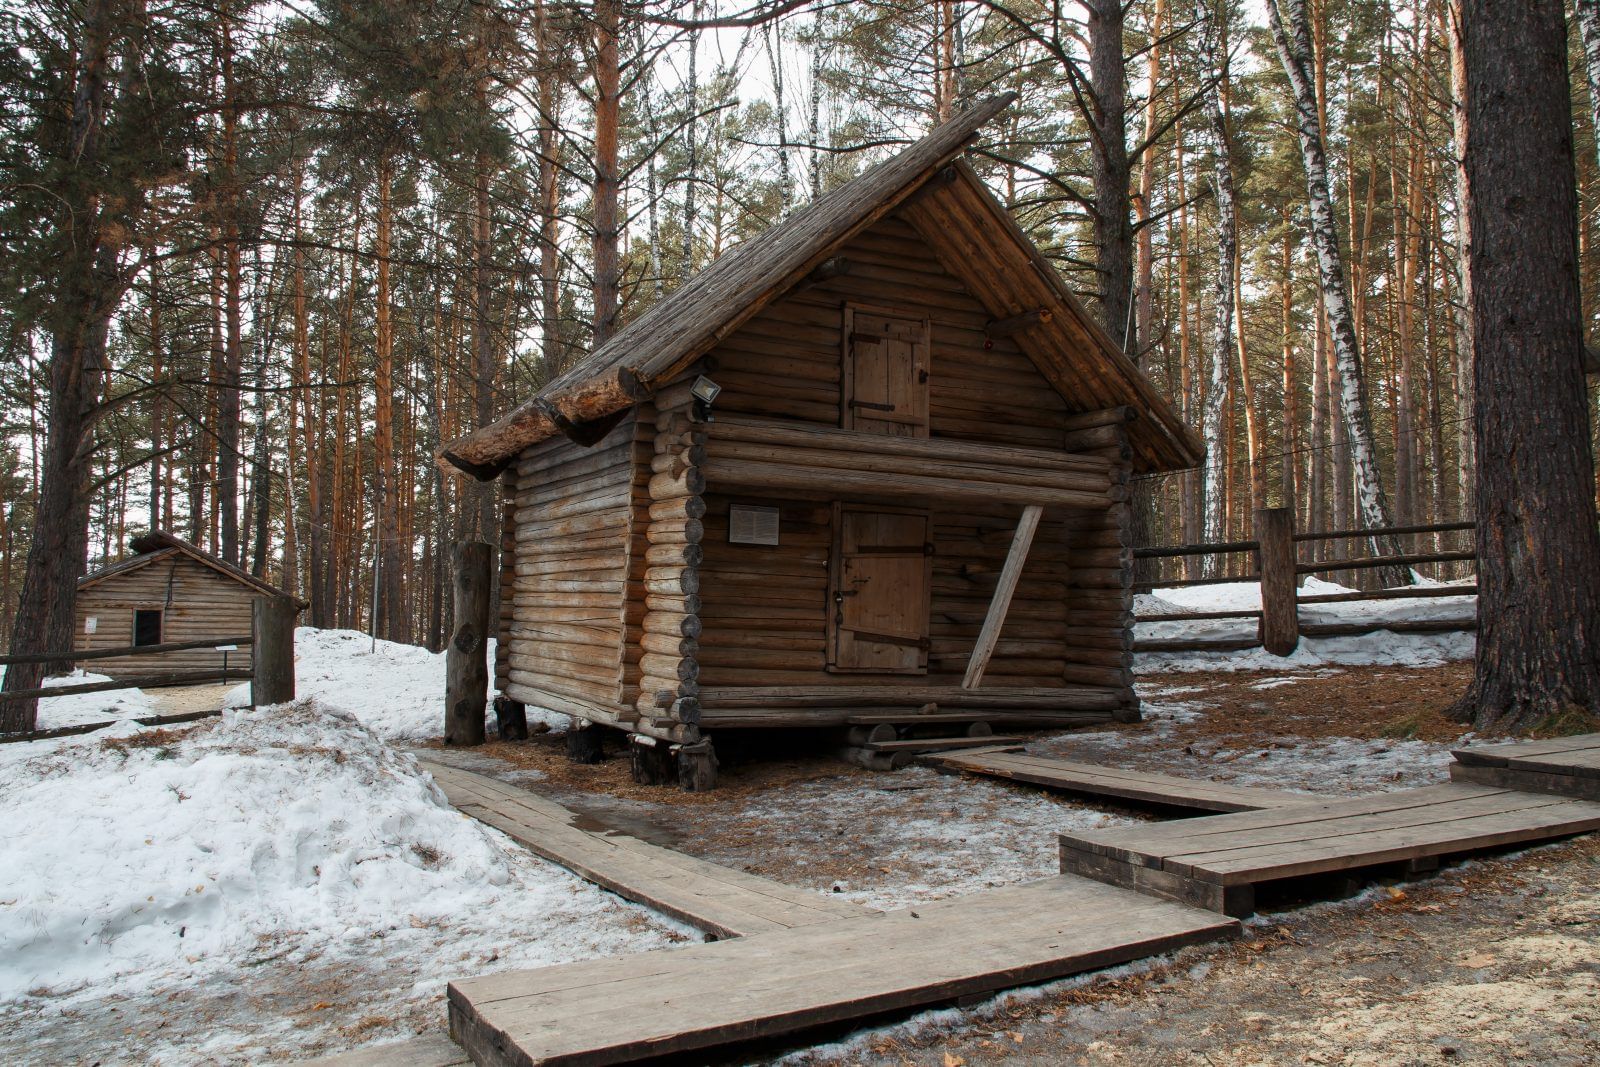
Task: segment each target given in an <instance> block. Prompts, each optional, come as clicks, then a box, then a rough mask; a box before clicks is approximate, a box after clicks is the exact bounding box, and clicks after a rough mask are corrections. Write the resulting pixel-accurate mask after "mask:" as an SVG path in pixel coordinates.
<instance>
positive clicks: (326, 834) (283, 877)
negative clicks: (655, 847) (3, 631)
mask: <svg viewBox="0 0 1600 1067" xmlns="http://www.w3.org/2000/svg"><path fill="white" fill-rule="evenodd" d="M5 747H6V748H8V749H12V750H13V751H9V752H5V753H4V754H3V755H0V781H4V783H5V784H4V787H3V789H0V821H3V823H4V825H5V826H7V827H8V830H7V833H6V834H5V835H3V837H0V871H4V872H6V873H5V885H4V890H3V893H0V1002H5V1001H16V1000H23V999H27V1000H33V999H35V998H38V997H45V996H49V997H52V998H55V1002H56V1003H58V1004H60V1003H63V1002H70V1001H72V1000H75V999H77V998H78V997H79V996H82V997H90V996H93V997H101V996H105V995H107V994H112V993H114V994H120V995H128V994H130V993H138V992H146V991H149V990H150V989H152V988H155V987H170V986H185V985H191V984H192V983H194V982H198V981H207V980H213V979H217V978H220V977H223V976H225V975H226V974H228V973H229V972H232V971H236V970H237V969H240V968H247V967H250V966H252V965H254V964H258V963H264V962H267V961H269V960H270V961H272V962H273V966H275V967H285V966H287V967H290V968H294V967H296V966H299V965H301V964H303V963H305V962H307V961H309V960H312V959H321V960H323V961H327V960H329V959H330V958H332V959H336V960H348V961H349V963H350V965H351V966H352V967H360V966H362V965H364V964H372V963H373V962H374V961H381V960H384V959H388V958H394V957H397V956H400V957H404V958H406V959H407V960H408V961H412V962H425V963H431V964H432V966H431V967H430V970H429V972H428V973H431V974H432V975H436V976H437V978H435V979H429V980H428V981H425V982H421V983H419V985H418V988H417V989H416V990H413V991H411V994H410V995H412V996H414V997H423V998H426V997H430V996H436V995H437V994H438V992H439V989H438V988H437V987H438V986H440V985H441V984H442V982H443V980H444V979H446V978H449V977H451V976H459V975H461V974H469V973H475V972H478V971H481V970H483V969H484V965H485V964H486V963H487V962H489V961H496V960H497V961H499V963H498V964H497V966H500V967H507V966H523V967H526V966H541V965H545V964H551V963H559V962H565V961H568V960H574V959H582V958H588V957H592V956H597V955H611V954H617V953H622V952H633V951H642V950H645V949H650V948H656V947H660V946H664V945H666V944H668V943H670V941H671V940H672V935H671V933H670V928H669V927H668V926H667V925H666V924H663V923H661V922H658V921H656V920H655V919H653V918H651V917H649V916H648V913H646V912H643V911H642V910H640V909H637V908H633V907H632V906H630V905H624V904H621V903H619V902H618V901H616V899H615V898H613V897H610V896H608V895H606V894H604V893H602V892H600V891H599V890H598V889H595V888H594V887H592V886H588V885H586V884H584V883H582V882H580V881H578V880H577V879H575V878H573V877H572V876H570V875H568V874H567V873H566V872H564V871H561V870H559V869H557V868H555V867H553V866H551V865H549V864H546V863H544V862H543V861H541V860H538V859H536V858H534V857H533V856H531V855H530V854H528V853H526V852H525V851H523V850H522V849H520V848H518V847H517V846H516V845H514V844H513V843H511V842H510V841H509V840H508V839H506V838H505V837H503V836H502V835H500V834H498V833H497V832H495V831H492V830H489V829H487V828H485V827H483V826H481V825H480V824H478V823H476V822H474V821H473V820H471V819H469V818H467V817H466V816H464V815H462V814H460V813H458V812H456V811H455V810H453V809H452V808H451V807H450V806H449V804H448V803H447V802H446V800H445V798H444V795H443V794H442V793H441V792H440V790H439V788H438V787H437V786H436V785H435V784H434V783H433V780H432V779H431V778H430V777H429V776H428V775H427V774H426V773H424V772H423V771H422V770H421V769H420V768H419V767H418V765H417V763H416V761H415V760H414V759H412V758H411V757H410V756H408V755H405V754H402V753H399V752H396V751H394V750H393V749H391V748H389V747H388V746H387V745H385V744H384V743H383V742H382V741H381V740H380V739H379V738H378V737H377V736H376V735H375V734H374V733H373V731H371V730H370V729H367V728H366V727H364V726H362V725H360V724H359V723H357V722H356V721H355V720H354V719H353V718H351V717H350V716H348V715H345V714H342V713H340V712H337V711H334V710H332V709H330V708H328V707H326V706H324V705H323V704H322V703H321V702H319V701H317V700H315V699H310V700H301V701H300V702H298V703H295V704H292V705H284V706H280V707H274V708H264V709H260V710H254V711H248V710H247V711H228V712H225V713H224V714H223V716H222V717H221V718H218V719H211V720H207V721H205V722H203V723H201V724H198V725H195V726H192V727H186V728H184V729H180V730H174V729H164V730H157V729H144V728H140V727H138V726H136V725H134V724H132V723H120V724H117V725H115V726H112V727H109V728H107V729H106V730H104V731H102V732H99V733H96V734H93V735H89V736H85V737H74V738H68V739H62V740H60V741H53V742H38V743H34V744H30V745H25V746H24V745H16V746H5ZM16 749H26V750H27V751H26V752H17V751H14V750H16Z"/></svg>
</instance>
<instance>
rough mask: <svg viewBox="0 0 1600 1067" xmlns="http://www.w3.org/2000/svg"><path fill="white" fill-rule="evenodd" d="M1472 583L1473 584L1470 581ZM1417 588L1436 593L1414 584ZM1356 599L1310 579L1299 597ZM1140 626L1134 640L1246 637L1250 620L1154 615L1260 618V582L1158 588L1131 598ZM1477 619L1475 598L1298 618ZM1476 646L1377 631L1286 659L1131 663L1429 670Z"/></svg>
mask: <svg viewBox="0 0 1600 1067" xmlns="http://www.w3.org/2000/svg"><path fill="white" fill-rule="evenodd" d="M1469 581H1470V580H1469ZM1419 584H1423V585H1432V586H1441V585H1449V584H1450V583H1448V582H1434V581H1431V580H1429V579H1425V578H1419ZM1352 592H1355V590H1354V589H1351V588H1349V587H1347V586H1342V585H1338V584H1336V583H1334V582H1325V581H1321V580H1320V579H1317V578H1308V579H1307V580H1306V583H1305V585H1304V586H1302V587H1301V589H1300V593H1301V595H1302V596H1317V595H1322V594H1329V593H1352ZM1135 600H1136V603H1135V605H1134V609H1135V611H1136V612H1137V614H1138V616H1139V619H1140V621H1139V624H1138V625H1137V626H1135V627H1134V639H1135V640H1136V641H1137V640H1149V639H1201V638H1222V637H1244V636H1251V635H1253V634H1255V632H1256V620H1254V619H1211V620H1198V621H1188V622H1161V621H1159V616H1161V615H1163V614H1172V613H1174V612H1179V611H1257V610H1260V608H1261V584H1260V583H1259V582H1226V583H1222V584H1219V585H1200V586H1188V587H1184V588H1178V589H1157V590H1155V591H1154V592H1153V593H1152V594H1150V595H1147V596H1139V597H1137V598H1135ZM1476 612H1477V598H1476V597H1474V596H1439V597H1417V598H1412V599H1395V600H1358V601H1352V602H1349V603H1344V604H1307V605H1305V606H1303V607H1302V608H1301V609H1300V618H1301V619H1302V620H1303V621H1304V622H1307V623H1332V622H1366V623H1372V624H1374V625H1381V624H1382V623H1384V622H1395V621H1401V620H1417V619H1450V620H1456V619H1460V620H1468V619H1472V618H1473V617H1474V616H1475V615H1476ZM1474 647H1475V640H1474V637H1473V635H1472V634H1471V633H1462V632H1453V633H1440V634H1410V633H1407V634H1397V633H1394V632H1393V631H1390V630H1383V629H1379V630H1376V631H1375V632H1373V633H1370V634H1364V635H1361V636H1359V637H1302V638H1301V639H1300V646H1299V647H1298V648H1297V649H1295V651H1294V654H1293V655H1290V656H1274V655H1272V654H1270V653H1268V652H1267V651H1266V650H1265V649H1260V648H1253V649H1248V650H1246V651H1243V652H1145V653H1140V654H1138V655H1136V656H1135V657H1134V669H1135V670H1137V671H1139V672H1140V673H1157V672H1172V671H1276V670H1289V669H1299V670H1304V669H1308V668H1317V667H1324V666H1327V665H1330V664H1337V665H1341V666H1393V667H1432V666H1437V665H1439V664H1441V663H1448V662H1450V661H1452V660H1461V659H1471V658H1472V654H1473V649H1474Z"/></svg>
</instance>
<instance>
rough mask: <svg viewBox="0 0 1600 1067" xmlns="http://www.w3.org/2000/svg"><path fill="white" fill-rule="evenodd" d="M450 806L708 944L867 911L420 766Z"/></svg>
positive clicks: (480, 778) (522, 794)
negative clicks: (697, 933)
mask: <svg viewBox="0 0 1600 1067" xmlns="http://www.w3.org/2000/svg"><path fill="white" fill-rule="evenodd" d="M418 762H420V763H421V764H422V765H423V766H424V767H425V768H427V770H428V771H429V773H431V774H432V775H433V777H434V780H435V781H437V782H438V783H439V787H440V788H441V789H443V790H444V795H445V796H446V797H447V798H449V800H450V803H451V804H453V805H455V806H456V807H457V808H459V809H460V810H461V811H462V812H465V813H466V814H468V815H471V816H472V817H473V818H475V819H477V820H479V821H480V822H484V823H487V824H488V825H490V826H493V827H494V828H495V829H497V830H502V831H504V832H505V833H506V834H507V835H508V836H509V837H511V838H512V839H514V840H515V841H516V842H517V843H518V844H521V845H523V846H524V847H526V848H527V849H528V850H529V851H531V852H534V853H536V854H537V855H540V856H543V857H544V858H545V859H547V860H549V861H550V862H552V863H557V864H560V865H561V866H563V867H565V868H566V869H567V870H569V871H571V872H573V873H574V874H576V875H578V876H579V877H580V878H585V879H587V880H589V881H591V882H593V883H595V884H596V885H598V886H602V887H604V888H606V889H609V890H611V892H613V893H615V894H617V895H618V896H620V897H625V898H626V899H628V900H632V901H635V902H637V903H639V904H643V905H645V906H646V907H649V908H653V909H655V910H656V911H659V912H661V913H663V914H665V915H670V916H671V917H672V918H674V919H678V920H679V921H681V922H685V923H688V924H689V925H690V926H693V927H695V928H696V929H698V930H702V931H704V932H705V933H707V934H709V935H711V936H712V937H717V938H723V937H743V936H745V935H746V934H754V933H764V932H769V931H773V930H786V929H789V928H791V927H796V926H812V925H815V924H817V923H825V922H833V921H835V920H837V919H841V918H851V917H856V916H859V915H860V914H861V913H862V911H863V910H864V909H862V908H861V907H859V906H857V905H855V904H850V903H846V902H845V901H842V900H835V899H833V898H831V897H828V896H826V895H824V894H822V893H817V892H813V891H811V890H809V889H799V888H796V887H795V886H790V885H784V884H783V883H782V882H774V881H772V880H771V879H768V878H761V877H758V876H756V875H753V874H748V873H746V872H744V871H737V870H734V869H732V868H730V867H722V866H719V865H717V864H715V863H709V862H707V861H705V860H702V859H696V858H695V857H693V856H687V855H685V854H683V853H682V852H676V851H674V850H672V849H670V848H662V847H661V846H659V845H652V844H650V843H649V842H648V841H641V840H640V839H639V838H637V837H633V836H632V835H630V834H625V833H622V832H621V831H618V830H604V831H594V830H588V829H583V828H582V827H581V826H579V825H578V824H579V823H581V822H582V821H584V820H583V817H582V816H580V815H578V813H577V812H574V811H572V810H570V809H568V808H565V807H562V806H561V805H560V804H557V803H555V802H554V801H551V800H546V799H544V798H543V797H540V796H538V795H536V794H534V793H530V792H528V791H527V790H526V789H518V788H517V787H516V786H512V785H507V784H506V783H504V782H501V781H497V780H496V779H494V778H490V777H489V776H487V775H483V774H476V773H474V772H472V771H464V770H461V769H459V768H456V767H450V766H447V765H445V764H443V763H436V762H434V761H432V760H419V761H418Z"/></svg>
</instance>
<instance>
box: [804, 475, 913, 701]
mask: <svg viewBox="0 0 1600 1067" xmlns="http://www.w3.org/2000/svg"><path fill="white" fill-rule="evenodd" d="M928 526H929V519H928V514H927V513H926V512H919V511H906V510H882V509H865V508H856V507H851V506H848V505H840V506H839V507H838V508H837V511H836V514H835V522H834V531H835V533H834V546H835V551H834V555H833V568H832V582H831V585H832V588H831V590H830V597H829V600H830V609H831V610H830V614H829V627H828V633H829V641H828V652H829V655H828V667H829V669H830V670H834V671H858V672H871V673H877V674H922V673H925V672H926V671H927V669H928V607H929V596H930V592H931V585H932V574H933V553H932V545H931V543H930V542H931V536H930V535H931V531H930V530H929V528H928Z"/></svg>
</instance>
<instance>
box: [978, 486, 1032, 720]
mask: <svg viewBox="0 0 1600 1067" xmlns="http://www.w3.org/2000/svg"><path fill="white" fill-rule="evenodd" d="M1043 514H1044V508H1042V507H1040V506H1039V505H1038V504H1029V505H1028V506H1027V507H1025V508H1023V509H1022V518H1020V519H1018V520H1017V532H1016V534H1015V535H1013V536H1012V538H1011V551H1009V552H1007V553H1006V563H1005V566H1004V567H1003V568H1001V570H1000V579H999V581H997V582H996V583H995V587H994V599H993V600H991V601H989V614H988V615H986V616H984V620H983V630H982V631H980V632H979V634H978V643H977V645H975V646H974V647H973V649H972V659H970V660H968V661H967V676H966V677H965V678H963V679H962V680H961V688H963V689H976V688H977V687H978V683H979V682H981V681H983V671H984V668H986V667H987V666H988V665H989V657H990V656H993V655H994V646H995V644H996V642H998V641H999V640H1000V629H1001V627H1003V626H1005V624H1006V612H1008V611H1010V610H1011V596H1012V594H1013V593H1015V592H1016V591H1017V581H1018V579H1020V578H1021V577H1022V568H1023V565H1024V564H1026V563H1027V562H1028V549H1029V548H1030V547H1031V546H1032V545H1033V534H1034V531H1035V530H1037V529H1038V528H1039V517H1040V516H1041V515H1043Z"/></svg>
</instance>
